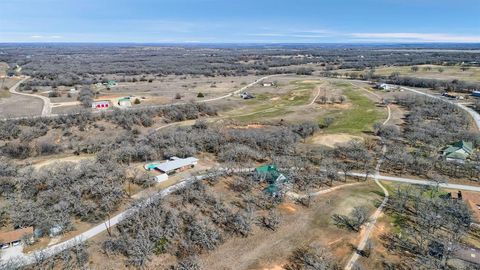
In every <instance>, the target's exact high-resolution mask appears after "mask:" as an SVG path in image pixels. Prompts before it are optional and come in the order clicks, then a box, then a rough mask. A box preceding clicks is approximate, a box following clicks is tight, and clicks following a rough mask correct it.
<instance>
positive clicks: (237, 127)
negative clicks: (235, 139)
mask: <svg viewBox="0 0 480 270" xmlns="http://www.w3.org/2000/svg"><path fill="white" fill-rule="evenodd" d="M264 127H265V125H260V124H250V125H246V126H229V128H235V129H254V128H264Z"/></svg>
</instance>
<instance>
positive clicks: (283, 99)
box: [228, 82, 316, 122]
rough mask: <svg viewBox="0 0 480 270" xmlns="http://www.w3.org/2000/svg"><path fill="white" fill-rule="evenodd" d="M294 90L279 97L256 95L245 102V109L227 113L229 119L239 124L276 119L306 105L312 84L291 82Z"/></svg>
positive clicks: (313, 85)
mask: <svg viewBox="0 0 480 270" xmlns="http://www.w3.org/2000/svg"><path fill="white" fill-rule="evenodd" d="M293 83H294V84H295V85H296V87H295V89H294V90H292V91H289V92H288V93H285V94H281V95H274V94H258V95H256V97H255V98H254V99H250V100H247V101H245V104H246V105H248V108H247V109H244V110H241V111H234V112H229V113H228V114H229V115H231V118H233V119H235V120H237V121H241V122H252V121H259V120H262V119H265V118H270V117H278V116H282V115H286V114H289V113H291V112H292V110H291V109H293V107H295V106H301V105H306V104H308V103H309V101H310V98H311V96H312V90H313V89H314V88H315V87H316V84H314V83H301V82H293Z"/></svg>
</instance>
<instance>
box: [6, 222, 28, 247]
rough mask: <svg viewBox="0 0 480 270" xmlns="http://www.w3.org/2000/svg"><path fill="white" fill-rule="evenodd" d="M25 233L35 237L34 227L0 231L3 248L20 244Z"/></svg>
mask: <svg viewBox="0 0 480 270" xmlns="http://www.w3.org/2000/svg"><path fill="white" fill-rule="evenodd" d="M25 235H30V236H32V237H33V227H27V228H23V229H18V230H14V231H10V232H2V233H0V244H1V246H2V249H4V248H9V247H11V246H17V245H19V244H20V241H21V240H22V237H24V236H25Z"/></svg>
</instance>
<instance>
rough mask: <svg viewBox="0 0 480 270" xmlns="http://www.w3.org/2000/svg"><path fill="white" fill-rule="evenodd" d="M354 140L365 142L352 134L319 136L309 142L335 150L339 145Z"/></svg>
mask: <svg viewBox="0 0 480 270" xmlns="http://www.w3.org/2000/svg"><path fill="white" fill-rule="evenodd" d="M352 140H362V141H363V138H362V137H360V136H354V135H350V134H318V135H314V136H313V137H311V138H310V139H309V140H308V142H309V143H311V144H318V145H324V146H327V147H331V148H333V147H335V146H338V145H339V144H345V143H348V142H350V141H352Z"/></svg>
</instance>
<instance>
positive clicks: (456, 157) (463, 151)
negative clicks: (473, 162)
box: [442, 141, 474, 163]
mask: <svg viewBox="0 0 480 270" xmlns="http://www.w3.org/2000/svg"><path fill="white" fill-rule="evenodd" d="M473 150H474V149H473V143H471V142H465V141H458V142H455V143H453V144H450V145H448V146H447V147H445V148H444V149H443V150H442V156H443V157H444V158H445V159H446V160H447V161H454V162H459V163H464V162H465V160H466V159H467V158H468V157H469V156H470V155H471V154H472V153H473Z"/></svg>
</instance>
